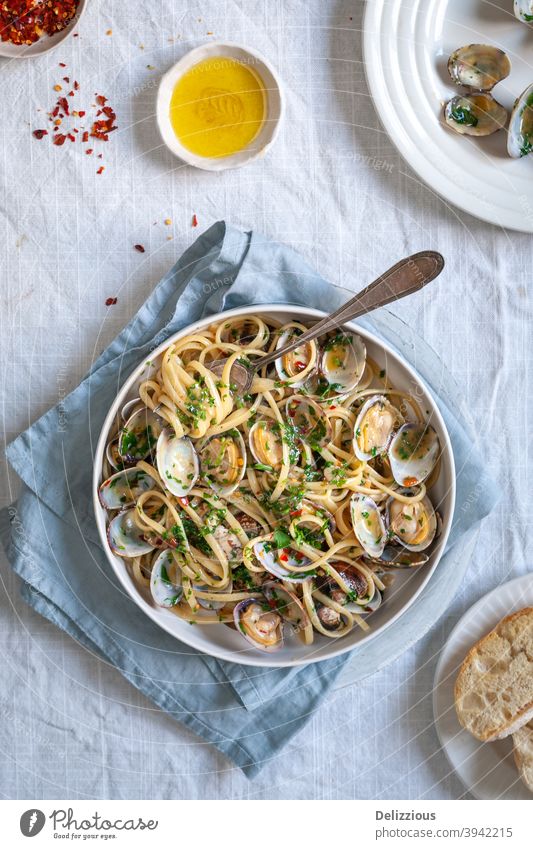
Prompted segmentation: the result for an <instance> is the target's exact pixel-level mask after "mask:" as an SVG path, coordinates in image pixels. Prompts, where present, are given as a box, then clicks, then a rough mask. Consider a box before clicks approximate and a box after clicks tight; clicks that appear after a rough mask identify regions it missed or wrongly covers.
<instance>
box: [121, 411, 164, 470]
mask: <svg viewBox="0 0 533 849" xmlns="http://www.w3.org/2000/svg"><path fill="white" fill-rule="evenodd" d="M164 424H165V423H164V421H163V419H162V418H161V417H160V416H158V415H157V414H156V413H154V412H152V410H149V409H148V407H142V408H141V409H140V410H135V412H134V413H133V414H132V415H131V416H130V418H129V419H128V421H127V422H126V424H125V425H124V427H123V428H122V430H121V432H120V434H119V440H118V452H119V454H120V456H121V457H122V458H123V459H124V460H127V461H128V462H136V461H137V460H144V459H145V458H146V457H148V455H149V454H151V453H152V450H153V449H154V447H155V445H156V443H157V440H158V437H159V435H160V433H161V431H162V430H163V427H164Z"/></svg>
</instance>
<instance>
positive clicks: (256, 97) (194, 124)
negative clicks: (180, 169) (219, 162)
mask: <svg viewBox="0 0 533 849" xmlns="http://www.w3.org/2000/svg"><path fill="white" fill-rule="evenodd" d="M266 102H267V93H266V89H265V85H264V83H263V80H262V79H261V77H260V76H259V74H258V73H256V71H255V70H254V69H253V68H252V67H251V66H249V65H245V64H244V63H243V62H239V61H238V60H237V59H233V58H231V57H229V56H215V57H212V58H210V59H205V60H204V61H202V62H199V63H198V64H197V65H194V66H193V67H192V68H191V69H190V70H189V71H187V72H186V73H185V74H184V75H183V76H182V77H181V79H180V80H179V81H178V82H177V84H176V86H175V88H174V91H173V93H172V99H171V101H170V122H171V124H172V128H173V130H174V132H175V133H176V136H177V138H178V140H179V141H180V142H181V144H182V145H183V146H184V147H186V148H187V150H190V151H191V153H195V154H197V155H198V156H203V157H207V158H219V157H225V156H231V154H233V153H237V152H238V151H241V150H244V148H246V147H248V145H250V144H251V143H252V142H253V140H254V139H255V138H256V137H257V136H258V134H259V132H260V130H261V128H262V126H263V124H264V121H265V116H266Z"/></svg>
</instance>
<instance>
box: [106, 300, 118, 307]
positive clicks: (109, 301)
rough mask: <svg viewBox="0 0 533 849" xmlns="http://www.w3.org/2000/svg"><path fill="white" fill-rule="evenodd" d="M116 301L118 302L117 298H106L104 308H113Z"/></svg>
mask: <svg viewBox="0 0 533 849" xmlns="http://www.w3.org/2000/svg"><path fill="white" fill-rule="evenodd" d="M117 301H118V298H108V299H107V301H106V302H105V305H106V307H114V306H115V304H116V303H117Z"/></svg>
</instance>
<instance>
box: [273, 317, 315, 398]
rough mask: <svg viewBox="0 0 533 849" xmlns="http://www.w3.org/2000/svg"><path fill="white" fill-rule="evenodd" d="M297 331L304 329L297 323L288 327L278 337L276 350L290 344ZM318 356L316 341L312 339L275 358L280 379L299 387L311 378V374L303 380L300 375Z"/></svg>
mask: <svg viewBox="0 0 533 849" xmlns="http://www.w3.org/2000/svg"><path fill="white" fill-rule="evenodd" d="M295 332H298V335H299V334H300V332H303V331H301V328H298V327H297V326H295V325H290V326H289V327H287V328H286V329H285V330H284V331H283V332H282V333H281V335H280V337H279V339H278V342H277V344H276V350H277V351H279V350H280V348H283V347H284V346H285V345H288V344H289V342H291V341H292V340H293V338H294V334H295ZM316 358H317V347H316V342H315V341H314V340H311V342H304V344H303V345H302V346H301V347H300V348H295V350H294V351H289V353H288V354H284V355H283V356H282V357H279V359H277V360H275V362H274V366H275V369H276V372H277V375H278V377H279V379H280V380H281V381H282V382H283V383H285V382H286V381H290V385H291V386H292V387H294V388H299V387H300V386H303V385H304V383H305V382H306V381H307V380H308V379H309V375H307V377H305V378H304V379H303V380H298V375H299V374H300V372H302V371H304V370H305V368H306V367H307V366H308V365H309V363H310V362H311V361H312V360H313V359H314V360H316Z"/></svg>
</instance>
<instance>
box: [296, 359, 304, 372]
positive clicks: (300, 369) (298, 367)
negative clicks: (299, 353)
mask: <svg viewBox="0 0 533 849" xmlns="http://www.w3.org/2000/svg"><path fill="white" fill-rule="evenodd" d="M294 366H295V368H297V369H298V371H303V370H304V368H305V363H302V361H301V360H296V362H295V363H294Z"/></svg>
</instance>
